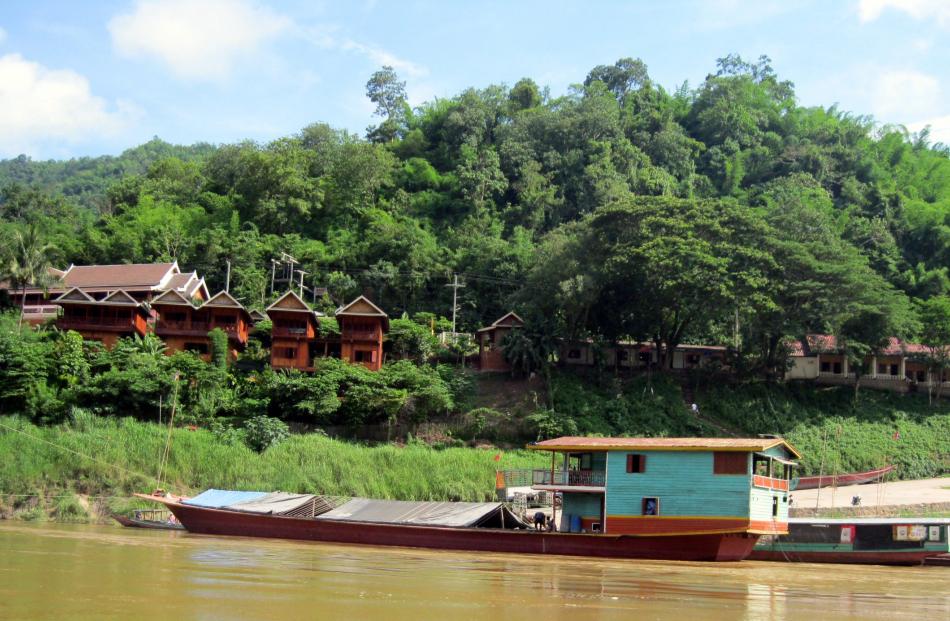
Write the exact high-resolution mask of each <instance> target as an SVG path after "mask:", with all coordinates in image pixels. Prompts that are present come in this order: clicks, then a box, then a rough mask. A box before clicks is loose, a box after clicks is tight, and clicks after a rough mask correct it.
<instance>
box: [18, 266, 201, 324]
mask: <svg viewBox="0 0 950 621" xmlns="http://www.w3.org/2000/svg"><path fill="white" fill-rule="evenodd" d="M49 273H50V276H51V277H52V278H53V283H52V284H51V285H50V286H49V287H47V288H45V289H43V288H41V287H27V288H26V289H25V290H24V291H10V292H9V293H10V295H11V297H12V298H13V300H14V301H15V302H16V303H17V304H18V305H22V306H23V314H24V317H25V319H26V320H27V321H29V322H30V323H32V324H39V323H42V322H44V321H46V320H48V319H52V318H54V317H56V314H57V312H58V308H57V305H55V304H53V302H52V301H53V300H55V299H56V298H58V297H60V296H61V295H63V294H64V293H66V292H67V291H71V290H73V289H78V290H80V291H82V292H83V293H86V294H88V295H89V296H91V297H92V298H93V299H96V300H101V299H103V298H105V297H106V296H108V295H109V294H111V293H113V292H115V291H119V290H121V291H124V292H125V293H127V294H128V295H129V296H131V297H132V298H133V299H135V300H136V301H138V302H150V301H151V300H152V298H153V297H155V296H156V295H159V294H161V293H162V292H164V291H168V290H175V291H177V292H179V293H181V294H182V295H184V296H185V297H186V298H188V299H195V300H198V301H203V300H207V299H208V298H209V297H210V295H209V293H208V287H207V285H206V284H205V281H204V279H203V278H200V277H199V276H198V274H197V273H196V272H189V273H184V274H183V273H182V272H181V270H180V269H179V267H178V262H177V261H172V262H171V263H122V264H116V265H70V266H69V268H67V269H65V270H58V269H55V268H50V270H49ZM2 286H3V285H2V284H0V287H2ZM24 297H25V301H22V300H23V298H24Z"/></svg>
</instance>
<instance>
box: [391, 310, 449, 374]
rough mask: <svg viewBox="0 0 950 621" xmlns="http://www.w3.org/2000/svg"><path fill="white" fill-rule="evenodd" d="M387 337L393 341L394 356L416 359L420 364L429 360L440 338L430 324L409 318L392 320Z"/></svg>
mask: <svg viewBox="0 0 950 621" xmlns="http://www.w3.org/2000/svg"><path fill="white" fill-rule="evenodd" d="M386 338H387V340H389V342H390V343H391V346H392V353H393V355H394V356H396V357H398V358H406V359H410V360H414V361H416V362H418V363H420V364H422V363H424V362H426V361H428V360H429V358H430V357H431V356H432V355H433V353H435V348H436V346H437V345H438V340H437V339H436V338H435V336H434V335H433V334H432V332H431V330H430V329H429V327H428V326H424V325H420V324H419V323H417V322H416V321H411V320H409V319H393V320H392V321H390V324H389V333H388V334H387V335H386Z"/></svg>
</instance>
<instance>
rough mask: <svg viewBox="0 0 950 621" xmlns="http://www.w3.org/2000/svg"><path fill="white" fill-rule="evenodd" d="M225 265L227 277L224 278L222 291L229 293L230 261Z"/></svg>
mask: <svg viewBox="0 0 950 621" xmlns="http://www.w3.org/2000/svg"><path fill="white" fill-rule="evenodd" d="M227 263H228V273H227V276H225V277H224V290H225V291H226V292H227V293H231V259H228V261H227Z"/></svg>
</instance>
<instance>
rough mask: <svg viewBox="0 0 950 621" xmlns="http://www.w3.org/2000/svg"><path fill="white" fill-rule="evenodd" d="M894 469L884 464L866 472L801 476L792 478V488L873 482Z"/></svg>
mask: <svg viewBox="0 0 950 621" xmlns="http://www.w3.org/2000/svg"><path fill="white" fill-rule="evenodd" d="M892 470H894V466H893V465H890V466H885V467H884V468H878V469H876V470H868V471H867V472H852V473H849V474H837V475H831V474H826V475H822V476H816V477H801V478H798V479H792V490H800V489H817V488H819V487H832V486H834V487H842V486H844V485H862V484H864V483H874V482H875V481H880V480H881V479H882V478H884V476H885V475H887V474H888V473H889V472H891V471H892Z"/></svg>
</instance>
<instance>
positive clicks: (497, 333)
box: [476, 312, 524, 371]
mask: <svg viewBox="0 0 950 621" xmlns="http://www.w3.org/2000/svg"><path fill="white" fill-rule="evenodd" d="M523 327H524V320H523V319H522V318H521V317H519V316H518V315H517V314H515V313H514V312H511V313H507V314H506V315H504V316H502V317H500V318H498V319H496V320H495V321H494V322H493V323H492V324H491V325H490V326H486V327H484V328H481V329H479V330H478V332H477V333H476V334H477V337H478V360H479V363H480V368H481V370H482V371H510V370H511V365H510V364H508V362H507V361H506V360H505V354H504V352H503V351H502V348H501V344H502V342H503V341H504V340H505V337H506V336H508V334H509V333H510V332H511V331H512V330H517V329H519V328H523Z"/></svg>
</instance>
